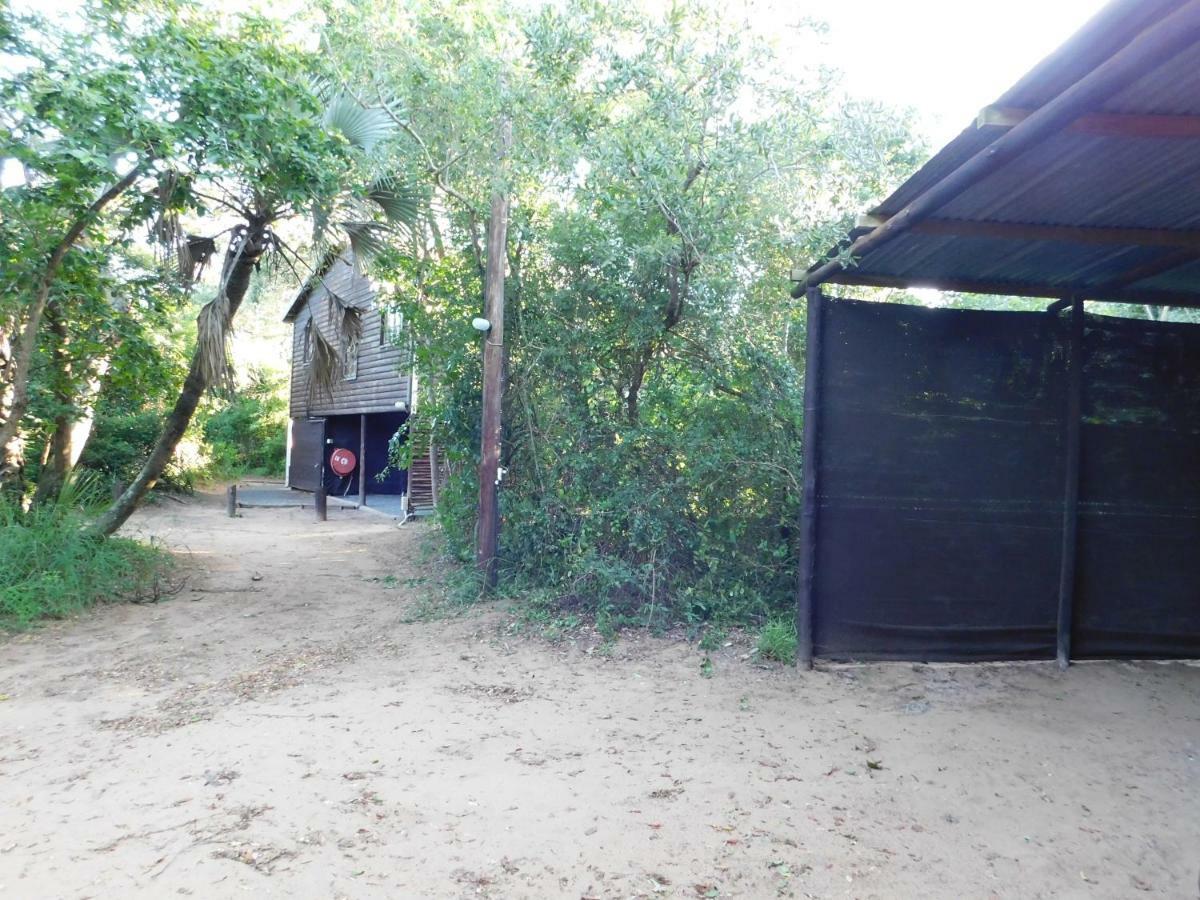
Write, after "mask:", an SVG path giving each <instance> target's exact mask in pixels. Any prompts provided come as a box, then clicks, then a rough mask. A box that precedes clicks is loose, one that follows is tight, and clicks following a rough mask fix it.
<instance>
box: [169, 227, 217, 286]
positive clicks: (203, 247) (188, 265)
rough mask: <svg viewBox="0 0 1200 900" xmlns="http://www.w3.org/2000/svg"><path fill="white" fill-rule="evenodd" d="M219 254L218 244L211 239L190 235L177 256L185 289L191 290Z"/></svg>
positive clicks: (180, 276)
mask: <svg viewBox="0 0 1200 900" xmlns="http://www.w3.org/2000/svg"><path fill="white" fill-rule="evenodd" d="M216 252H217V242H216V240H215V239H213V238H210V237H202V236H201V235H197V234H189V235H186V236H185V237H184V239H183V240H182V241H180V243H179V249H178V251H177V252H176V255H175V262H176V266H177V268H178V270H179V280H180V281H181V282H183V286H184V287H185V288H191V286H192V285H194V284H195V283H196V282H197V281H199V280H200V276H202V275H203V274H204V270H205V269H206V268H207V267H208V264H209V262H210V261H211V260H212V258H213V256H215V255H216Z"/></svg>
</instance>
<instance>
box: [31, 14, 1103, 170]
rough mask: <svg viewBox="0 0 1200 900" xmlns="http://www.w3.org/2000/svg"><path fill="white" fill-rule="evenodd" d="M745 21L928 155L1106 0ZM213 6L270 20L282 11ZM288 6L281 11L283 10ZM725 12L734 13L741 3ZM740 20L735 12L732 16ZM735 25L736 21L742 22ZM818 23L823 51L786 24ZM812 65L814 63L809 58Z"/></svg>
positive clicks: (762, 16)
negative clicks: (899, 121)
mask: <svg viewBox="0 0 1200 900" xmlns="http://www.w3.org/2000/svg"><path fill="white" fill-rule="evenodd" d="M743 2H744V6H741V7H740V9H741V10H744V12H742V13H741V15H744V16H746V17H749V18H752V19H753V20H754V21H755V24H756V25H758V26H759V27H763V28H764V29H765V30H771V31H775V30H778V31H779V33H780V39H781V41H782V42H784V43H785V45H786V44H788V43H797V42H799V43H802V44H803V46H804V47H806V48H807V51H806V52H815V53H816V54H817V61H820V62H822V63H824V64H826V65H829V66H831V67H834V68H837V69H839V70H841V71H842V72H843V73H844V84H845V87H846V90H847V92H848V93H851V94H854V95H856V96H859V97H864V98H875V99H879V100H882V101H884V102H885V103H888V104H890V105H893V106H911V107H912V108H913V109H915V110H916V112H917V123H916V124H917V126H918V128H919V129H920V131H921V132H922V133H923V135H924V136H925V137H926V138H927V139H928V140H929V142H930V149H936V147H938V146H940V145H941V144H944V143H945V142H946V141H948V140H950V138H952V137H953V136H954V135H955V134H957V133H958V132H959V131H960V130H961V129H962V128H964V127H966V125H968V124H969V123H970V121H971V120H972V118H973V117H974V115H975V113H977V112H978V111H979V108H980V107H982V106H985V105H987V104H988V103H990V102H992V101H993V100H994V99H996V97H997V96H999V95H1000V94H1001V93H1003V92H1004V91H1005V90H1006V89H1007V88H1008V87H1009V86H1010V85H1012V84H1013V83H1014V82H1015V81H1016V80H1017V79H1018V78H1020V77H1021V76H1022V75H1023V74H1024V73H1025V72H1027V71H1028V70H1029V69H1030V68H1032V67H1033V66H1034V65H1036V64H1037V62H1038V61H1039V60H1041V59H1042V58H1043V57H1044V56H1046V55H1047V54H1048V53H1050V52H1051V51H1052V50H1054V48H1055V47H1057V46H1058V45H1059V44H1061V43H1062V42H1063V41H1064V40H1066V39H1067V38H1068V37H1070V35H1071V34H1073V33H1074V32H1075V31H1076V30H1078V29H1079V28H1080V27H1081V26H1082V25H1083V24H1084V22H1086V21H1087V20H1088V19H1089V18H1090V17H1091V16H1093V15H1094V14H1095V13H1096V12H1097V11H1098V10H1099V9H1101V8H1102V7H1103V6H1104V5H1105V0H1003V2H999V0H854V2H844V0H743ZM214 5H216V6H228V7H230V8H234V7H235V6H236V8H238V9H250V10H254V11H256V12H260V13H264V14H267V15H270V14H271V13H272V12H273V11H278V9H279V6H280V4H266V3H262V2H261V0H258V2H253V0H252V2H250V3H238V4H234V3H232V2H229V0H226V2H224V3H222V2H217V3H215V4H214ZM285 5H287V4H285ZM12 6H13V8H14V9H16V10H25V9H37V10H39V11H41V12H67V13H69V12H71V11H73V10H75V9H78V8H79V6H80V4H79V3H78V2H75V0H37V2H32V0H13V2H12ZM729 8H730V10H731V12H732V11H735V10H739V4H738V3H737V2H735V3H732V4H730V7H729ZM736 14H737V13H735V15H736ZM739 17H740V16H739ZM805 19H808V20H814V21H824V22H827V23H828V25H829V31H828V34H827V35H826V36H825V38H824V40H823V41H822V42H821V46H819V47H816V48H814V47H813V46H812V45H811V43H810V42H809V41H808V40H803V41H798V40H797V38H796V37H795V35H796V31H795V30H793V29H792V28H789V26H791V25H794V24H796V23H798V22H800V21H802V20H805ZM807 61H808V62H812V61H813V60H811V59H809V60H807Z"/></svg>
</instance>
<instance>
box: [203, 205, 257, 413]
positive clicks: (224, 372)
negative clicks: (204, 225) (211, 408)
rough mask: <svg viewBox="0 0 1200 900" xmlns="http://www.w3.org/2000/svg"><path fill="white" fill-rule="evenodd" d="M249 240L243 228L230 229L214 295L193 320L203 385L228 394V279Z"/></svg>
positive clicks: (230, 382) (230, 378)
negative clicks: (218, 282) (194, 321)
mask: <svg viewBox="0 0 1200 900" xmlns="http://www.w3.org/2000/svg"><path fill="white" fill-rule="evenodd" d="M248 240H249V237H248V234H247V231H246V228H245V227H244V226H238V227H237V228H235V229H233V235H232V236H231V237H230V239H229V246H228V248H226V251H225V264H224V266H223V267H222V268H221V282H220V284H219V285H218V286H217V296H215V297H213V298H212V299H211V300H209V301H208V302H207V303H205V304H204V306H202V307H201V308H200V314H199V315H198V316H197V317H196V351H197V361H198V363H199V366H200V371H201V374H202V375H203V376H204V383H205V384H207V385H208V386H209V388H210V389H212V390H214V391H218V392H220V391H226V392H227V391H229V390H230V389H232V387H233V365H232V364H231V363H230V361H229V333H230V330H231V328H232V325H233V307H232V304H231V303H230V300H229V279H230V277H231V276H232V275H233V271H234V269H235V268H236V267H237V264H238V262H239V261H240V260H241V258H242V255H243V254H244V253H246V252H247V249H248V248H247V242H248ZM252 252H259V251H257V250H255V251H252Z"/></svg>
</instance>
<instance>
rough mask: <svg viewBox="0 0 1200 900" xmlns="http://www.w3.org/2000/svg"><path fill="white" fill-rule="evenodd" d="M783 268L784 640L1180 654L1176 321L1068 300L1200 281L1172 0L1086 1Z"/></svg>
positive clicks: (1194, 337)
mask: <svg viewBox="0 0 1200 900" xmlns="http://www.w3.org/2000/svg"><path fill="white" fill-rule="evenodd" d="M794 277H795V279H796V281H797V282H798V284H797V286H796V289H795V295H796V296H801V295H806V296H807V313H806V316H807V321H808V336H807V341H808V347H807V363H806V375H805V378H806V413H807V414H806V421H805V434H804V436H805V445H804V489H805V490H804V507H803V516H802V527H801V535H802V536H801V542H802V551H801V571H800V581H799V585H800V586H799V591H798V599H797V629H798V633H799V637H800V657H801V660H802V661H806V662H811V659H812V657H813V656H814V655H817V656H824V657H829V658H835V659H845V658H865V659H870V658H875V659H879V658H901V659H929V660H970V659H1002V658H1025V659H1038V658H1055V657H1057V658H1058V660H1059V663H1060V665H1064V666H1065V665H1066V664H1067V662H1068V660H1069V659H1071V658H1073V657H1074V658H1083V657H1198V656H1200V326H1196V325H1189V324H1180V323H1175V322H1164V321H1153V320H1149V319H1146V318H1140V319H1139V318H1132V317H1130V318H1119V317H1115V316H1103V315H1093V314H1091V313H1089V312H1087V311H1086V307H1085V304H1086V303H1088V302H1090V301H1097V300H1104V301H1115V302H1124V303H1136V304H1140V305H1144V306H1150V307H1161V306H1171V307H1188V308H1195V307H1200V0H1117V2H1113V3H1111V4H1110V5H1109V6H1107V7H1106V8H1104V9H1103V10H1102V11H1101V12H1100V13H1099V14H1098V15H1097V16H1096V17H1095V18H1094V19H1093V20H1092V21H1090V22H1089V23H1088V24H1087V25H1086V26H1085V27H1084V28H1083V29H1082V30H1081V31H1080V32H1078V33H1077V34H1076V35H1075V36H1074V37H1073V38H1072V39H1071V40H1070V41H1068V42H1067V43H1066V44H1065V45H1063V46H1062V47H1061V48H1060V49H1059V50H1058V51H1056V52H1055V53H1054V54H1052V55H1051V56H1050V57H1048V58H1047V59H1046V60H1044V61H1043V62H1042V63H1041V64H1040V65H1038V66H1037V67H1036V68H1035V69H1034V70H1033V71H1031V72H1030V73H1029V74H1027V75H1026V76H1025V77H1024V78H1023V79H1022V80H1021V81H1020V82H1019V83H1018V84H1017V85H1015V86H1014V87H1013V88H1012V89H1011V90H1009V91H1008V92H1007V93H1006V94H1005V95H1004V96H1003V97H1001V98H1000V99H999V101H997V102H996V103H995V104H994V105H992V106H989V107H987V108H986V109H984V110H983V111H982V113H981V114H980V116H979V118H978V120H977V121H976V122H975V123H973V124H972V125H971V126H970V127H968V128H967V129H966V130H965V131H963V132H962V133H961V134H960V135H959V136H958V137H957V138H956V139H955V140H953V141H952V142H951V143H950V144H949V145H947V146H946V147H945V148H943V149H942V150H941V151H940V152H939V153H938V154H937V155H936V156H934V157H933V159H932V160H930V162H928V163H927V164H926V165H925V166H924V167H923V168H921V169H920V170H919V171H918V172H917V173H916V174H915V175H913V176H912V177H911V178H910V179H909V180H908V181H907V182H905V183H904V184H903V185H902V186H901V187H900V188H899V189H898V190H897V191H896V192H895V193H893V194H892V195H891V196H890V197H889V198H888V199H886V200H885V201H884V202H883V203H881V204H880V205H879V206H878V207H876V208H875V209H873V210H871V211H870V213H869V214H868V215H866V216H864V217H862V218H861V219H860V220H859V222H858V224H857V227H856V229H855V230H854V231H853V232H851V234H850V235H849V236H848V237H847V239H846V240H845V241H844V242H843V244H842V245H840V246H839V247H837V248H835V249H834V251H832V252H831V253H830V254H829V255H828V256H827V257H826V258H824V259H822V260H820V261H818V262H817V263H816V264H814V265H813V266H812V267H810V268H809V269H808V270H807V271H799V272H797V273H795V276H794ZM829 283H837V284H843V285H865V286H872V287H897V288H910V287H931V288H940V289H944V290H950V291H960V292H972V293H983V294H997V295H1006V296H1024V297H1044V298H1047V299H1048V301H1053V302H1050V303H1049V305H1048V307H1047V309H1046V310H1045V311H1044V312H1009V311H1000V312H990V311H989V312H984V311H970V310H950V309H928V308H922V307H918V306H911V305H910V306H905V305H899V304H891V303H877V302H861V301H855V300H848V299H834V298H830V297H826V296H825V295H824V293H823V292H822V290H821V285H823V284H829Z"/></svg>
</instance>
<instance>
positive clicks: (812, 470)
mask: <svg viewBox="0 0 1200 900" xmlns="http://www.w3.org/2000/svg"><path fill="white" fill-rule="evenodd" d="M806 296H807V300H808V303H807V307H808V308H807V310H806V311H805V322H806V336H805V347H804V447H803V448H802V456H803V466H804V497H803V505H802V507H801V511H800V572H799V584H798V588H797V592H796V664H797V665H799V666H803V667H804V668H806V669H811V668H812V665H813V631H814V626H815V624H816V598H815V596H814V587H815V578H816V570H817V568H816V567H817V511H818V508H819V503H818V492H819V490H820V484H819V476H820V456H819V453H818V449H819V447H820V440H821V378H822V371H821V357H822V355H823V351H824V343H825V340H824V337H825V327H824V319H825V309H824V307H825V298H824V297H823V296H822V295H821V290H820V288H815V287H814V288H809V290H808V291H807V292H806Z"/></svg>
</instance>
